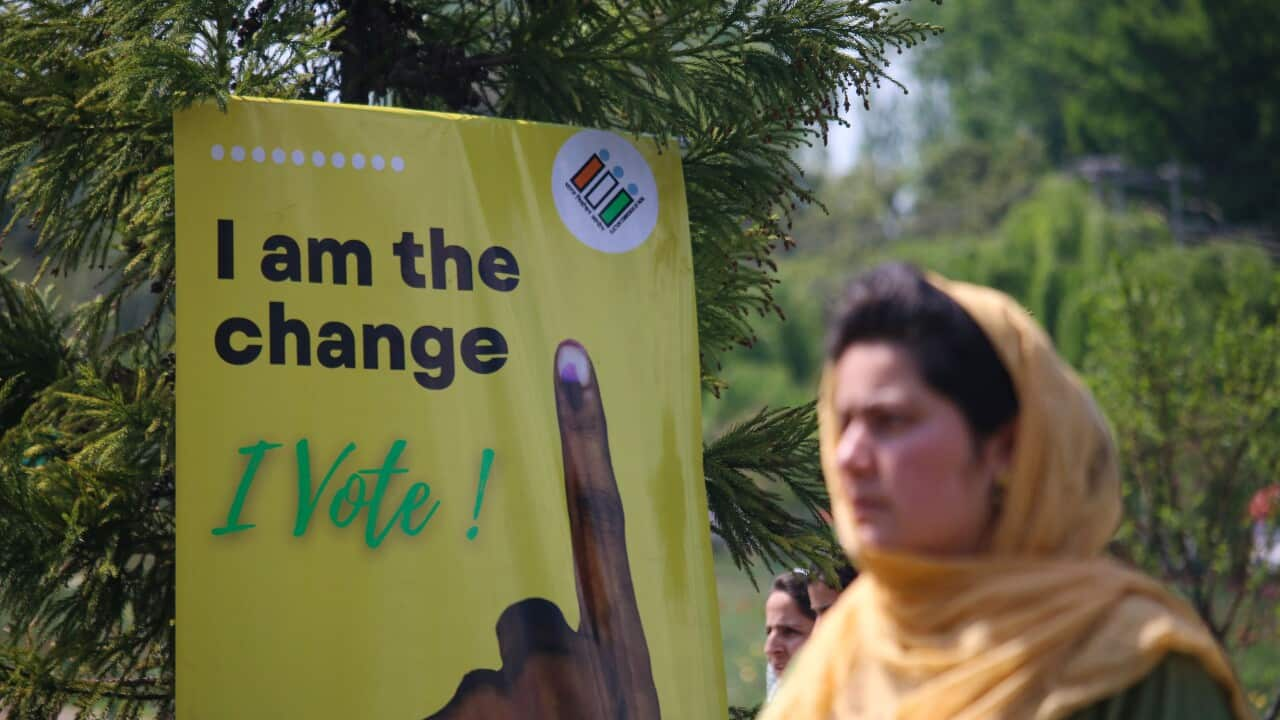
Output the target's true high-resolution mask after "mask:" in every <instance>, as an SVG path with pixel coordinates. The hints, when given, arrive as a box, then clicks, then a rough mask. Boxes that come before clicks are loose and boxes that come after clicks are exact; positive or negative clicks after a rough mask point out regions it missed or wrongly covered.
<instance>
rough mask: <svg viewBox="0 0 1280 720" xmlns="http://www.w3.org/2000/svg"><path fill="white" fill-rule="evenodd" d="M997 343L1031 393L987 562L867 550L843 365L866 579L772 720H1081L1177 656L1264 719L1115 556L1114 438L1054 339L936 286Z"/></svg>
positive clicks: (1009, 313) (843, 602)
mask: <svg viewBox="0 0 1280 720" xmlns="http://www.w3.org/2000/svg"><path fill="white" fill-rule="evenodd" d="M929 282H930V283H931V284H933V285H934V286H935V287H937V288H939V289H940V290H942V291H943V292H945V293H946V294H947V295H949V296H950V297H952V298H953V299H954V300H955V301H956V302H958V303H959V304H960V305H961V307H963V308H964V309H965V310H966V311H967V312H968V313H969V315H970V316H971V317H973V319H974V320H975V321H977V323H978V325H979V326H980V327H981V328H982V329H983V330H984V331H985V333H986V335H987V337H988V338H989V339H990V340H991V343H992V345H994V346H995V348H996V350H997V352H998V353H999V355H1000V358H1001V360H1003V361H1004V364H1005V367H1006V368H1007V369H1008V371H1009V374H1010V376H1011V377H1012V378H1013V382H1014V387H1015V389H1016V391H1017V394H1018V401H1019V406H1020V409H1019V414H1018V418H1017V427H1016V441H1015V442H1016V446H1015V450H1014V454H1013V458H1012V465H1011V469H1010V470H1011V471H1010V474H1009V476H1008V478H1007V484H1006V487H1005V493H1004V503H1003V509H1002V510H1001V513H1000V515H999V518H998V520H997V525H996V527H995V529H994V534H993V536H992V541H991V547H990V549H989V552H987V553H984V554H982V555H979V556H975V557H971V558H965V559H960V560H955V559H945V560H944V559H933V558H923V557H910V556H903V555H891V554H886V553H883V552H873V551H872V550H870V549H863V548H859V547H858V544H857V541H856V533H855V532H854V528H853V518H852V515H851V508H850V503H849V501H848V499H847V498H846V497H845V495H844V490H843V488H842V485H841V483H840V482H839V481H838V474H837V473H836V468H835V447H836V443H837V440H838V437H837V436H838V432H839V429H838V428H837V427H836V425H835V423H834V422H833V418H832V417H831V407H830V391H831V388H830V385H829V382H828V380H827V379H829V378H830V375H831V373H830V368H828V369H827V373H826V378H827V379H824V382H823V388H822V390H821V391H820V399H819V440H820V444H821V448H822V465H823V472H824V474H825V475H826V479H827V490H828V492H829V493H830V495H831V504H832V510H833V515H834V517H835V526H836V531H837V534H838V536H839V538H840V541H841V543H842V545H843V546H844V549H845V552H847V553H848V554H849V556H850V557H852V558H855V559H856V562H857V565H858V567H859V569H860V570H861V572H862V574H861V575H860V576H859V578H858V580H857V581H855V582H854V583H853V585H852V586H851V587H850V588H849V589H848V590H847V591H846V592H845V593H843V594H842V595H841V597H840V600H839V601H838V602H837V603H836V605H835V606H834V607H833V608H832V609H831V610H829V611H828V613H827V615H825V616H824V617H823V621H822V624H821V625H820V627H819V630H818V631H817V632H816V633H815V634H814V635H813V637H811V638H810V639H809V641H808V642H807V644H806V645H805V647H804V648H803V649H802V651H801V653H800V655H799V656H798V657H797V658H796V660H795V661H794V662H793V663H792V666H791V667H790V668H789V671H788V675H787V677H786V678H785V679H784V682H783V683H782V687H781V689H780V690H779V692H778V694H777V695H776V696H775V697H774V699H773V701H772V702H771V703H770V704H769V705H768V707H767V708H766V712H765V714H764V716H763V717H764V718H765V720H782V719H784V718H785V719H787V720H828V719H829V718H838V719H839V720H851V719H853V718H896V719H897V720H937V719H939V718H974V719H976V718H1019V719H1021V718H1035V719H1036V720H1054V719H1056V718H1062V717H1065V716H1067V715H1070V714H1071V713H1072V712H1075V711H1077V710H1081V709H1083V708H1085V707H1087V706H1089V705H1091V704H1093V703H1095V702H1098V701H1100V700H1103V699H1106V698H1108V697H1111V696H1113V695H1116V694H1117V693H1119V692H1121V691H1123V690H1125V689H1126V688H1128V687H1130V686H1132V685H1134V684H1135V683H1137V682H1138V681H1139V680H1141V679H1142V678H1143V677H1144V676H1146V675H1147V674H1148V673H1150V672H1151V671H1152V670H1153V669H1154V668H1155V667H1156V665H1157V664H1159V662H1160V661H1161V660H1162V659H1163V658H1164V656H1165V655H1166V654H1168V653H1171V652H1179V653H1185V654H1187V655H1190V656H1192V657H1194V658H1196V659H1197V660H1198V661H1199V662H1200V663H1201V664H1202V665H1203V667H1204V669H1205V671H1206V672H1208V673H1209V674H1210V676H1212V677H1213V678H1214V679H1215V680H1216V681H1217V682H1218V683H1219V684H1220V685H1221V686H1222V687H1223V688H1224V689H1225V690H1226V691H1227V692H1228V693H1229V697H1230V700H1231V703H1232V705H1233V708H1234V711H1235V714H1236V715H1237V716H1238V717H1240V718H1249V717H1252V711H1251V710H1250V709H1249V707H1248V705H1247V703H1246V701H1245V699H1244V696H1243V694H1242V693H1241V691H1240V689H1239V685H1238V683H1237V682H1236V680H1235V677H1234V674H1233V672H1232V669H1231V665H1230V662H1229V661H1228V660H1227V658H1226V656H1225V655H1224V654H1223V652H1222V650H1221V649H1220V648H1219V646H1218V644H1217V643H1216V642H1215V641H1214V638H1213V636H1212V635H1211V634H1210V633H1209V632H1208V630H1207V629H1206V628H1205V627H1204V625H1203V624H1202V623H1201V621H1200V619H1199V617H1198V616H1197V615H1196V613H1195V612H1194V611H1193V610H1192V609H1191V608H1190V607H1189V606H1188V605H1187V604H1186V603H1184V602H1182V601H1181V600H1179V599H1177V598H1175V597H1174V596H1172V595H1171V594H1170V593H1169V592H1168V591H1166V590H1164V589H1163V588H1162V587H1161V586H1160V585H1159V584H1158V583H1156V582H1155V581H1154V580H1152V579H1150V578H1148V577H1146V576H1144V575H1142V574H1140V573H1137V572H1134V571H1132V570H1129V569H1126V568H1124V567H1123V566H1121V565H1120V564H1119V563H1117V562H1115V561H1113V560H1110V559H1106V558H1104V557H1103V550H1104V548H1105V546H1106V544H1107V542H1108V540H1109V539H1110V538H1111V536H1112V534H1113V533H1114V531H1115V529H1116V526H1117V524H1118V522H1119V519H1120V482H1119V473H1118V470H1117V466H1116V455H1115V449H1114V445H1113V442H1112V439H1111V433H1110V431H1109V429H1108V427H1107V423H1106V420H1105V418H1104V417H1103V415H1102V413H1101V412H1100V411H1099V409H1098V407H1097V406H1096V404H1095V403H1094V401H1093V397H1092V395H1091V394H1090V393H1089V391H1088V390H1087V389H1086V388H1085V387H1084V385H1083V384H1082V383H1081V382H1080V380H1079V378H1077V377H1076V374H1075V373H1074V372H1073V371H1072V370H1071V368H1069V367H1068V366H1067V365H1066V364H1065V363H1064V362H1063V361H1062V360H1061V359H1060V358H1059V357H1058V355H1057V353H1056V352H1054V349H1053V345H1052V343H1051V341H1050V340H1049V338H1048V336H1046V335H1045V333H1044V331H1043V330H1041V329H1040V327H1039V326H1038V325H1037V324H1036V323H1035V321H1034V320H1032V319H1031V317H1030V315H1028V314H1027V313H1026V311H1024V310H1023V309H1022V308H1021V307H1020V306H1019V305H1018V304H1017V303H1015V302H1014V301H1013V300H1012V299H1010V298H1009V297H1008V296H1006V295H1004V294H1002V293H1000V292H997V291H995V290H991V289H989V288H982V287H977V286H973V285H967V284H964V283H957V282H950V281H947V280H945V279H943V278H940V277H937V276H934V275H930V276H929Z"/></svg>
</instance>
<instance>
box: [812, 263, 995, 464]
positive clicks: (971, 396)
mask: <svg viewBox="0 0 1280 720" xmlns="http://www.w3.org/2000/svg"><path fill="white" fill-rule="evenodd" d="M876 340H880V341H887V342H892V343H895V344H898V345H901V346H902V347H903V348H904V349H905V350H906V351H907V352H908V353H909V354H910V355H911V357H912V358H913V359H914V360H915V362H916V366H917V367H918V368H919V370H920V374H921V375H922V376H923V377H924V381H925V383H926V384H928V385H929V387H931V388H933V389H934V390H935V391H937V392H938V393H940V394H942V395H943V396H944V397H946V398H947V399H948V400H950V401H951V402H953V403H955V404H956V406H957V407H959V408H960V412H961V413H963V414H964V416H965V419H967V420H968V421H969V427H970V429H971V430H972V431H973V433H974V436H975V439H984V438H987V437H990V436H991V435H992V434H993V433H995V432H996V431H997V430H999V429H1000V428H1001V427H1003V426H1004V425H1005V424H1006V423H1008V422H1009V421H1010V420H1012V419H1013V418H1014V417H1016V416H1017V414H1018V396H1017V393H1016V392H1015V390H1014V387H1013V380H1012V379H1011V378H1010V377H1009V371H1008V370H1007V369H1006V368H1005V366H1004V363H1002V362H1001V361H1000V356H999V355H997V354H996V350H995V348H994V347H993V346H992V345H991V341H990V340H989V339H988V338H987V335H986V333H984V332H983V331H982V328H980V327H978V323H977V322H975V321H974V320H973V318H972V317H970V316H969V313H967V312H965V310H964V308H962V307H960V304H959V303H957V302H956V301H955V300H953V299H951V297H950V296H949V295H947V294H946V293H944V292H942V291H941V290H939V289H938V288H936V287H934V286H933V285H930V284H929V282H928V281H927V280H925V278H924V275H922V274H921V272H920V270H918V269H917V268H915V267H914V266H912V265H908V264H906V263H887V264H884V265H880V266H879V267H876V268H874V269H873V270H871V271H869V272H867V273H865V274H863V275H862V276H860V277H859V278H858V279H856V280H854V281H853V283H852V284H851V285H850V286H849V289H848V290H847V291H846V293H845V297H844V303H843V305H842V306H841V308H840V311H839V313H838V314H837V315H836V316H835V319H834V321H833V322H832V323H831V325H830V327H829V329H828V336H827V354H828V357H829V358H830V359H831V360H832V361H835V360H838V359H839V358H840V355H842V354H843V353H844V351H845V349H846V348H848V347H849V346H850V345H853V344H854V343H858V342H867V341H876Z"/></svg>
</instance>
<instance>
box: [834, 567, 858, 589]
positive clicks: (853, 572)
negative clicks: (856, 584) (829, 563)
mask: <svg viewBox="0 0 1280 720" xmlns="http://www.w3.org/2000/svg"><path fill="white" fill-rule="evenodd" d="M857 577H858V570H857V569H856V568H854V567H853V566H852V565H850V564H849V563H847V562H846V563H840V564H839V565H837V566H836V579H837V580H839V581H840V587H838V588H836V590H844V589H845V588H847V587H849V583H851V582H853V581H854V580H855V579H857Z"/></svg>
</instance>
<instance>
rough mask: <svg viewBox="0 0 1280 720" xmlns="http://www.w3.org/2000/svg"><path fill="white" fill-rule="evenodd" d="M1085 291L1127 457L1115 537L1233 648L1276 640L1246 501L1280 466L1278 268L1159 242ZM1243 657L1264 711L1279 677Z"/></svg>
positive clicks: (1243, 252)
mask: <svg viewBox="0 0 1280 720" xmlns="http://www.w3.org/2000/svg"><path fill="white" fill-rule="evenodd" d="M1095 293H1096V294H1095V296H1094V297H1095V300H1094V307H1093V312H1092V313H1091V316H1092V318H1093V321H1092V333H1091V338H1090V343H1089V344H1090V351H1089V356H1088V362H1087V365H1086V368H1087V372H1088V377H1089V379H1090V384H1091V385H1092V386H1093V388H1094V390H1095V392H1096V393H1097V394H1098V397H1099V399H1100V400H1101V402H1102V404H1103V406H1104V408H1105V409H1106V411H1107V414H1108V416H1109V417H1110V419H1111V421H1112V423H1113V425H1114V427H1115V429H1116V436H1117V441H1118V445H1119V449H1120V452H1121V456H1122V457H1123V459H1124V462H1123V465H1122V468H1123V473H1124V478H1123V480H1124V482H1123V489H1124V502H1125V523H1124V525H1123V526H1122V527H1121V530H1120V533H1119V534H1118V536H1117V538H1116V543H1115V545H1116V549H1117V550H1118V551H1119V553H1120V554H1121V555H1123V556H1124V557H1127V558H1128V559H1130V560H1132V561H1133V562H1135V563H1137V564H1138V565H1139V566H1141V567H1142V568H1143V569H1145V570H1147V571H1148V572H1151V573H1153V574H1155V575H1156V576H1158V577H1162V578H1165V579H1166V580H1167V581H1168V582H1170V583H1171V584H1172V585H1173V586H1174V587H1176V588H1177V589H1178V590H1179V591H1180V592H1181V593H1182V595H1183V596H1184V597H1186V598H1187V599H1188V600H1189V601H1190V602H1191V604H1192V605H1193V606H1194V607H1195V609H1196V611H1197V612H1198V613H1199V614H1200V617H1201V619H1203V620H1204V622H1205V624H1206V625H1207V626H1208V627H1209V629H1210V630H1212V631H1213V633H1214V635H1215V636H1217V638H1218V640H1219V641H1221V642H1222V643H1223V644H1224V645H1225V646H1227V647H1228V648H1231V649H1232V650H1234V651H1235V655H1236V657H1237V658H1240V657H1241V655H1242V654H1243V653H1245V652H1248V651H1249V650H1250V646H1251V645H1254V644H1255V643H1258V641H1259V639H1260V638H1268V637H1270V638H1272V639H1271V640H1270V641H1268V640H1263V641H1262V645H1263V646H1264V647H1263V648H1262V650H1263V651H1265V648H1274V647H1275V646H1276V643H1275V640H1274V638H1275V636H1276V635H1277V633H1278V632H1280V629H1278V628H1277V616H1276V614H1275V612H1276V597H1275V596H1276V592H1277V590H1280V568H1277V567H1275V566H1272V565H1269V564H1268V563H1266V562H1264V561H1263V560H1262V558H1260V557H1259V556H1258V550H1259V548H1258V547H1257V539H1256V537H1255V535H1254V533H1253V527H1252V524H1251V521H1252V520H1253V518H1251V517H1250V501H1251V500H1253V499H1254V498H1255V497H1257V495H1258V493H1259V492H1260V491H1262V490H1264V489H1265V488H1267V487H1269V486H1271V485H1273V484H1274V483H1275V482H1276V473H1277V470H1280V273H1278V272H1277V271H1276V269H1275V268H1274V267H1273V266H1272V264H1271V262H1269V260H1268V258H1267V257H1266V256H1265V255H1264V254H1263V253H1262V252H1261V251H1258V250H1257V249H1254V248H1245V247H1231V246H1210V247H1206V248H1202V249H1197V250H1182V249H1175V248H1165V249H1163V250H1159V251H1155V252H1146V253H1142V254H1137V255H1132V256H1129V257H1127V258H1124V259H1122V260H1120V262H1119V265H1118V266H1117V267H1116V268H1115V270H1114V271H1113V272H1112V273H1110V274H1109V277H1108V278H1106V279H1105V280H1104V281H1103V282H1102V283H1101V284H1100V285H1099V286H1098V287H1096V288H1095ZM1240 665H1241V666H1242V669H1243V671H1244V672H1245V677H1244V678H1243V679H1244V681H1245V684H1246V686H1247V687H1251V688H1252V689H1253V690H1254V691H1255V692H1260V691H1266V692H1270V693H1271V694H1272V698H1271V703H1270V705H1271V709H1272V711H1271V714H1270V717H1272V718H1274V717H1275V716H1276V713H1277V712H1280V682H1278V680H1280V679H1278V678H1276V677H1274V675H1273V676H1272V677H1267V676H1266V674H1265V673H1264V672H1262V668H1254V667H1252V666H1251V665H1249V664H1248V663H1240Z"/></svg>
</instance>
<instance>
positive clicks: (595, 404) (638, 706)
mask: <svg viewBox="0 0 1280 720" xmlns="http://www.w3.org/2000/svg"><path fill="white" fill-rule="evenodd" d="M555 366H556V376H555V381H554V382H555V395H556V416H557V419H558V420H559V424H560V449H561V452H562V454H563V456H564V482H565V497H566V500H567V504H568V511H569V528H570V531H571V533H572V537H573V566H574V575H575V577H576V578H577V585H578V607H579V610H580V613H581V616H582V622H581V624H580V625H579V627H578V629H577V631H574V630H573V629H571V628H570V627H569V625H568V623H566V622H565V620H564V615H563V614H561V612H560V609H559V608H557V607H556V606H555V604H554V603H552V602H550V601H548V600H544V599H542V598H529V599H526V600H521V601H520V602H518V603H515V604H514V605H511V606H510V607H508V608H507V609H506V610H505V611H503V613H502V616H501V617H500V618H498V625H497V633H498V650H499V653H500V654H501V656H502V667H501V668H500V669H499V670H473V671H471V672H469V673H467V674H466V675H465V676H464V677H463V678H462V682H461V683H459V685H458V689H457V691H456V692H455V693H454V695H453V698H452V699H451V700H450V701H449V702H448V703H447V704H446V705H445V706H444V707H443V708H441V709H440V710H439V711H438V712H436V713H435V714H434V715H431V716H430V718H428V720H499V719H502V718H521V719H524V718H528V719H530V720H533V719H535V718H536V719H538V720H542V719H544V718H545V719H546V720H552V719H555V720H569V719H576V718H582V719H583V720H587V719H590V720H623V719H627V720H657V719H658V718H660V717H661V713H660V711H659V709H658V692H657V688H656V687H655V686H654V684H653V672H652V669H651V667H650V664H649V647H648V644H647V643H646V642H645V638H644V628H643V626H642V625H641V623H640V610H639V608H638V607H637V606H636V594H635V587H634V586H633V585H632V583H631V565H630V563H629V562H628V561H627V538H626V532H625V523H624V519H623V512H622V498H621V497H620V496H619V495H618V483H617V480H616V479H615V478H614V476H613V461H612V459H611V458H610V456H609V435H608V429H607V427H606V425H605V418H604V405H603V404H602V402H601V399H600V386H599V384H598V383H597V382H596V376H595V368H594V367H593V366H592V364H591V359H590V357H588V356H587V352H586V350H585V349H584V348H583V347H582V346H581V345H579V344H578V343H576V342H574V341H572V340H566V341H564V342H562V343H560V346H559V347H558V348H556V363H555Z"/></svg>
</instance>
